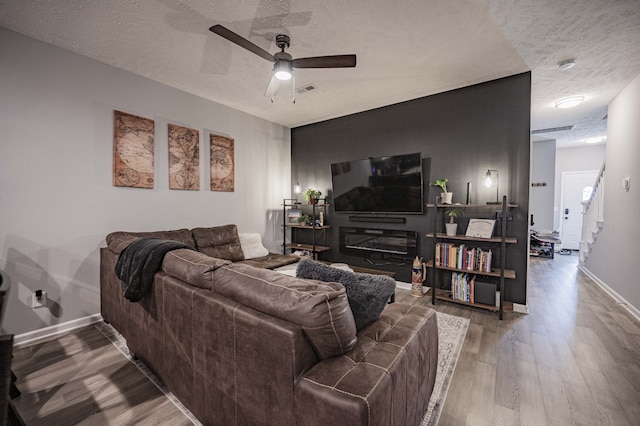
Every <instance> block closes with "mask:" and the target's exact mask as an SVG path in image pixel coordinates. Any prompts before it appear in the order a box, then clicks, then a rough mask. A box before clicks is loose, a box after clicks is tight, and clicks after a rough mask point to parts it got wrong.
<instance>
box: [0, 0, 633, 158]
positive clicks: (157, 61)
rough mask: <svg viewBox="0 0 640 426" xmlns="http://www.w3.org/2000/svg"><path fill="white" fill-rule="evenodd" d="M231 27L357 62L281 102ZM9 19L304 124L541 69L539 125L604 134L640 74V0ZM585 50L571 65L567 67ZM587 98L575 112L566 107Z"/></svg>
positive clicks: (145, 1) (75, 13)
mask: <svg viewBox="0 0 640 426" xmlns="http://www.w3.org/2000/svg"><path fill="white" fill-rule="evenodd" d="M213 24H222V25H224V26H226V27H228V28H229V29H231V30H232V31H234V32H236V33H238V34H240V35H242V36H243V37H246V38H248V39H249V40H251V41H252V42H253V43H255V44H257V45H259V46H260V47H262V48H263V49H265V50H267V51H269V52H271V53H275V52H276V51H277V50H278V48H277V47H276V46H275V43H274V38H275V35H276V34H281V33H284V34H288V35H290V37H291V47H290V48H289V49H288V50H287V51H288V52H289V53H290V54H291V55H292V56H293V57H294V58H297V57H307V56H323V55H337V54H350V53H355V54H357V57H358V65H357V67H356V68H348V69H320V70H315V69H300V70H297V71H296V73H295V87H301V86H305V85H308V84H310V83H312V84H313V85H314V86H315V87H316V89H315V90H312V91H307V92H304V93H299V94H298V93H297V94H296V102H295V104H293V103H291V101H290V99H276V102H274V103H272V102H271V97H270V96H265V89H266V88H267V86H268V83H269V79H270V75H271V68H272V64H271V63H269V62H267V61H265V60H264V59H261V58H260V57H258V56H256V55H254V54H252V53H250V52H247V51H245V50H244V49H242V48H240V47H237V46H236V45H233V44H231V43H230V42H228V41H226V40H224V39H222V38H221V37H219V36H217V35H215V34H213V33H211V32H210V31H208V28H209V27H210V26H211V25H213ZM0 26H3V27H6V28H8V29H10V30H13V31H16V32H18V33H21V34H25V35H27V36H30V37H34V38H36V39H39V40H42V41H45V42H47V43H51V44H53V45H56V46H59V47H62V48H65V49H68V50H71V51H73V52H76V53H79V54H81V55H84V56H88V57H90V58H93V59H96V60H98V61H101V62H104V63H107V64H110V65H113V66H116V67H119V68H122V69H125V70H128V71H131V72H133V73H136V74H139V75H142V76H145V77H148V78H150V79H152V80H155V81H158V82H161V83H164V84H167V85H170V86H173V87H176V88H179V89H182V90H184V91H186V92H189V93H193V94H196V95H198V96H201V97H203V98H206V99H210V100H212V101H215V102H219V103H221V104H224V105H228V106H230V107H232V108H236V109H238V110H241V111H245V112H247V113H250V114H252V115H255V116H258V117H262V118H264V119H266V120H269V121H272V122H275V123H279V124H282V125H285V126H287V127H296V126H300V125H304V124H309V123H314V122H317V121H322V120H326V119H329V118H334V117H340V116H343V115H347V114H352V113H355V112H359V111H365V110H369V109H372V108H377V107H381V106H385V105H389V104H393V103H397V102H401V101H405V100H409V99H415V98H418V97H422V96H426V95H431V94H434V93H439V92H443V91H446V90H451V89H455V88H459V87H463V86H468V85H472V84H476V83H480V82H484V81H488V80H492V79H496V78H501V77H505V76H509V75H512V74H516V73H520V72H525V71H529V70H531V71H532V78H533V87H532V109H531V114H532V117H531V128H532V130H535V129H541V128H550V127H559V126H566V125H571V124H575V125H576V127H575V129H574V130H570V131H564V132H556V133H546V134H540V135H538V136H536V137H534V140H540V137H543V138H550V139H556V140H557V141H558V146H559V147H563V146H572V145H575V144H582V143H583V142H582V140H583V139H585V138H587V137H594V136H604V135H605V134H606V120H602V118H603V117H604V116H605V115H606V113H607V104H608V103H609V102H610V101H611V100H612V99H613V98H614V97H615V96H616V95H617V94H618V93H619V92H620V90H621V89H622V88H624V87H625V86H626V85H627V84H628V83H629V82H630V81H631V80H632V79H633V78H634V77H635V76H637V75H638V74H640V1H638V0H616V1H606V0H571V1H566V0H536V1H533V0H404V1H394V2H392V1H388V0H368V1H355V0H334V1H323V2H318V1H312V0H298V1H291V0H217V1H206V0H196V1H179V0H139V1H130V0H102V1H87V0H49V1H42V0H39V1H38V0H3V1H0ZM568 58H576V59H577V63H578V65H577V66H576V67H574V68H572V69H570V70H567V71H560V70H558V67H557V63H558V62H560V61H561V60H564V59H568ZM570 95H583V96H585V97H586V100H585V102H584V103H583V104H582V105H580V106H578V107H576V108H574V109H572V110H559V109H556V108H554V107H553V103H554V102H555V101H556V100H557V99H559V98H562V97H565V96H570Z"/></svg>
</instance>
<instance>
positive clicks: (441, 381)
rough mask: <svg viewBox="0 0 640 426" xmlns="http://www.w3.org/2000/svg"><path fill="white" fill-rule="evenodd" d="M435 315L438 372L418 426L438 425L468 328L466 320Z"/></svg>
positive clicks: (445, 315) (440, 314)
mask: <svg viewBox="0 0 640 426" xmlns="http://www.w3.org/2000/svg"><path fill="white" fill-rule="evenodd" d="M436 315H437V317H438V372H437V374H436V383H435V385H434V387H433V393H432V394H431V399H430V400H429V406H428V408H427V413H426V414H425V415H424V418H423V419H422V422H421V423H420V426H432V425H437V424H438V419H440V413H441V412H442V407H443V406H444V400H445V398H446V397H447V391H448V390H449V384H450V383H451V378H452V377H453V371H454V370H455V368H456V363H457V362H458V357H459V356H460V350H461V349H462V344H463V343H464V338H465V336H466V335H467V329H468V328H469V319H468V318H461V317H457V316H455V315H449V314H443V313H442V312H436Z"/></svg>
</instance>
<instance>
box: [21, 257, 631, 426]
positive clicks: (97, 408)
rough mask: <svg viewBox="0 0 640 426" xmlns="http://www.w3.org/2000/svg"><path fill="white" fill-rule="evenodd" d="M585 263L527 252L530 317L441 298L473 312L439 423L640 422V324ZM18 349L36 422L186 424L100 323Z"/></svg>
mask: <svg viewBox="0 0 640 426" xmlns="http://www.w3.org/2000/svg"><path fill="white" fill-rule="evenodd" d="M577 263H578V257H577V255H572V256H562V255H557V256H555V259H543V258H532V259H531V266H530V274H529V296H528V297H529V306H528V307H529V314H527V315H525V314H517V313H505V317H504V320H503V321H499V320H498V316H497V314H495V313H491V312H487V311H483V310H480V309H474V308H467V307H463V306H459V305H455V304H451V303H446V302H439V303H438V304H437V305H436V306H435V309H437V310H438V311H441V312H445V313H450V314H453V315H458V316H462V317H467V318H470V320H471V323H470V325H469V330H468V332H467V336H466V339H465V343H464V346H463V348H462V353H461V355H460V358H459V360H458V364H457V366H456V370H455V373H454V377H453V380H452V382H451V385H450V387H449V392H448V394H447V398H446V401H445V405H444V408H443V411H442V415H441V417H440V423H439V424H440V425H443V426H444V425H473V426H476V425H536V426H538V425H574V424H579V425H637V424H640V323H639V322H638V321H637V320H636V319H635V318H633V317H632V316H631V315H629V314H628V313H627V312H626V311H625V310H624V309H623V308H622V307H620V306H618V304H617V303H616V302H615V301H613V300H612V299H611V298H610V297H609V296H608V295H606V294H605V293H604V292H603V291H602V290H600V289H599V288H598V287H597V286H596V285H595V284H593V283H592V282H591V281H590V280H589V279H588V278H586V277H585V276H584V274H582V273H581V272H579V271H578V269H577ZM396 301H397V302H402V303H417V304H425V305H427V306H431V301H430V299H429V298H426V297H425V298H421V299H416V298H413V297H411V296H410V295H409V292H408V291H404V290H398V292H397V295H396ZM14 353H15V358H14V362H13V366H14V370H15V372H16V374H17V375H18V377H19V379H18V383H17V385H18V387H19V388H20V390H22V392H23V395H22V396H20V397H19V398H18V399H17V400H15V402H16V405H17V407H18V410H19V411H20V413H21V415H22V416H23V418H24V420H25V421H26V422H27V424H29V425H45V424H56V425H71V424H87V425H88V424H92V425H93V424H114V425H115V424H118V425H119V424H170V425H181V424H189V423H190V422H189V420H188V419H187V418H186V417H184V415H183V414H182V413H181V412H180V411H179V410H178V409H177V408H176V407H175V406H174V405H173V404H171V403H170V402H169V401H168V400H167V399H166V398H164V397H163V396H162V394H161V393H160V392H159V391H158V390H157V389H156V388H155V386H154V385H153V384H151V383H150V382H149V381H148V380H147V379H146V378H145V377H144V375H142V373H140V372H139V371H138V370H137V369H136V368H135V366H134V365H133V364H131V363H129V362H128V361H127V360H126V359H125V358H124V357H123V356H122V355H121V354H120V352H118V350H117V349H116V348H115V347H113V345H111V343H109V341H108V340H107V339H106V338H104V337H102V334H100V332H99V331H97V330H96V329H95V328H94V327H86V328H83V329H80V330H78V331H74V332H72V333H69V334H67V335H64V336H62V337H58V338H57V339H55V340H52V341H50V342H46V343H39V344H36V345H33V346H30V347H24V348H19V349H17V350H15V351H14Z"/></svg>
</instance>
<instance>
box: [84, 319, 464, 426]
mask: <svg viewBox="0 0 640 426" xmlns="http://www.w3.org/2000/svg"><path fill="white" fill-rule="evenodd" d="M436 315H437V317H438V372H437V374H436V383H435V385H434V387H433V393H432V394H431V399H430V400H429V406H428V408H427V413H426V414H425V415H424V418H423V419H422V422H421V423H420V425H421V426H432V425H437V424H438V419H439V418H440V413H441V411H442V407H443V405H444V400H445V398H446V396H447V390H448V389H449V383H450V382H451V378H452V377H453V371H454V370H455V368H456V363H457V361H458V357H459V356H460V350H461V349H462V344H463V343H464V338H465V336H466V334H467V329H468V328H469V320H468V319H467V318H461V317H457V316H454V315H449V314H443V313H442V312H436ZM96 328H97V329H98V330H99V331H100V332H101V333H102V334H103V335H104V336H105V337H106V338H107V339H109V341H110V342H111V343H112V344H113V345H114V346H115V347H116V348H118V350H119V351H120V352H121V353H122V354H123V355H125V356H126V357H127V358H129V359H130V360H131V362H133V363H134V364H135V365H136V367H138V369H139V370H140V371H141V372H142V373H143V374H144V375H145V376H147V378H148V379H149V380H150V381H151V382H152V383H154V384H155V385H156V386H157V387H158V389H160V390H161V391H162V392H163V393H164V394H165V395H166V396H167V398H169V400H170V401H171V402H173V403H174V404H175V405H176V407H178V408H179V409H180V410H181V411H182V412H183V413H184V415H185V416H186V417H187V418H189V420H191V421H192V422H193V424H194V425H200V424H201V423H200V422H199V421H198V419H196V417H195V416H194V415H193V414H192V413H191V412H190V411H189V410H188V409H187V408H186V407H185V406H184V405H182V403H181V402H180V401H179V400H178V398H176V397H175V396H174V395H173V394H172V393H171V392H169V391H168V390H167V389H166V388H165V387H164V385H163V384H162V382H161V381H160V380H159V379H158V378H157V377H156V376H155V375H154V374H153V373H152V372H151V371H150V370H149V369H148V368H147V367H146V366H145V365H144V363H142V362H141V361H134V360H132V359H131V355H130V353H129V349H128V348H127V343H126V341H125V340H124V338H123V337H122V336H121V335H120V333H118V332H117V331H116V329H115V328H113V327H112V326H111V325H109V324H105V323H104V322H99V323H97V324H96Z"/></svg>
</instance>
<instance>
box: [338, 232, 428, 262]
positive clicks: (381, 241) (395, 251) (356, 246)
mask: <svg viewBox="0 0 640 426" xmlns="http://www.w3.org/2000/svg"><path fill="white" fill-rule="evenodd" d="M339 233H340V253H343V254H348V255H352V256H366V255H367V254H374V253H375V254H382V255H387V256H389V257H400V258H414V257H415V256H416V255H417V253H418V233H417V232H415V231H405V230H397V229H375V228H359V227H355V226H340V232H339Z"/></svg>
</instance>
